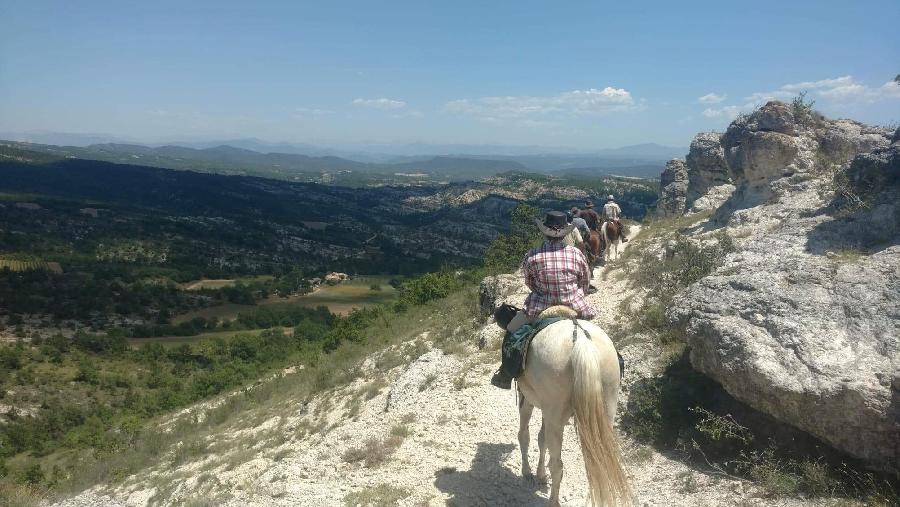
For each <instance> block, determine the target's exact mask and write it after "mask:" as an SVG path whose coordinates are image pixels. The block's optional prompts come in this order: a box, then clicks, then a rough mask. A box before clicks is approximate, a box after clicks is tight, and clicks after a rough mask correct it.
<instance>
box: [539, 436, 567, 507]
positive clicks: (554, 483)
mask: <svg viewBox="0 0 900 507" xmlns="http://www.w3.org/2000/svg"><path fill="white" fill-rule="evenodd" d="M544 422H545V424H546V423H547V422H548V420H547V419H544ZM546 426H547V447H548V449H549V451H550V480H551V485H550V507H559V485H560V484H561V483H562V476H563V464H562V439H563V428H564V427H565V424H564V423H559V422H556V421H551V422H550V424H546Z"/></svg>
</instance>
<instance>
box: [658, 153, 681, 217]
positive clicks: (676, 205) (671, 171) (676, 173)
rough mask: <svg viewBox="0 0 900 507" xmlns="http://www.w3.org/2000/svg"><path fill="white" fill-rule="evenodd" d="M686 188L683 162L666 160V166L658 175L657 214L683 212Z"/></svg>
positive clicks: (671, 214)
mask: <svg viewBox="0 0 900 507" xmlns="http://www.w3.org/2000/svg"><path fill="white" fill-rule="evenodd" d="M687 189H688V172H687V165H686V164H685V162H684V161H683V160H678V159H673V160H670V161H668V162H666V168H665V170H664V171H663V173H662V175H661V176H660V183H659V200H657V202H656V213H657V215H659V216H661V217H668V216H677V215H681V214H683V213H684V210H685V208H686V205H687Z"/></svg>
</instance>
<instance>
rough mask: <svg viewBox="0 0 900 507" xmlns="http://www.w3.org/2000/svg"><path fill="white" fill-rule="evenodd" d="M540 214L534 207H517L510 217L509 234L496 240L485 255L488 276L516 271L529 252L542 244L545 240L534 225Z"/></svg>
mask: <svg viewBox="0 0 900 507" xmlns="http://www.w3.org/2000/svg"><path fill="white" fill-rule="evenodd" d="M539 214H540V213H539V212H538V209H537V208H535V207H533V206H529V205H527V204H520V205H518V206H516V208H515V209H514V210H513V211H512V213H511V215H510V230H509V233H508V234H501V235H500V236H499V237H498V238H497V239H495V240H494V241H493V242H492V243H491V244H490V246H488V249H487V251H486V252H485V254H484V268H485V270H486V271H487V273H488V274H492V275H493V274H498V273H511V272H513V271H515V270H516V269H518V268H519V266H520V265H521V264H522V259H523V258H524V257H525V254H526V253H527V252H528V250H529V249H530V248H533V247H535V246H538V245H540V244H541V241H542V240H543V238H542V237H541V234H540V231H539V230H538V228H537V227H535V224H534V220H535V219H536V218H539Z"/></svg>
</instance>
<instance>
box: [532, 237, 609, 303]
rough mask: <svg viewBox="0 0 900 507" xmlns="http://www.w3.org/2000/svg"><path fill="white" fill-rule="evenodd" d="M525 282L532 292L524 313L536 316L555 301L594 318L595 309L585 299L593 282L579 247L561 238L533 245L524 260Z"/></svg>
mask: <svg viewBox="0 0 900 507" xmlns="http://www.w3.org/2000/svg"><path fill="white" fill-rule="evenodd" d="M522 271H523V272H524V273H525V283H526V285H528V288H529V289H531V294H529V295H528V299H526V300H525V313H526V314H527V315H528V316H529V317H535V316H537V315H538V314H539V313H541V312H542V311H544V310H546V309H547V308H550V307H551V306H554V305H566V306H569V307H571V308H572V309H573V310H575V311H577V312H578V317H580V318H582V319H592V318H594V316H595V315H596V314H595V313H594V309H593V308H591V306H590V305H589V304H588V303H587V301H585V300H584V295H585V293H586V292H587V290H588V286H589V285H590V282H591V270H590V268H589V267H588V263H587V259H585V258H584V254H582V253H581V251H580V250H578V249H577V248H574V247H571V246H566V244H565V243H563V242H562V241H561V240H550V239H548V240H547V241H545V242H544V244H543V245H541V246H539V247H537V248H532V249H531V250H530V251H529V252H528V255H526V256H525V261H524V262H522Z"/></svg>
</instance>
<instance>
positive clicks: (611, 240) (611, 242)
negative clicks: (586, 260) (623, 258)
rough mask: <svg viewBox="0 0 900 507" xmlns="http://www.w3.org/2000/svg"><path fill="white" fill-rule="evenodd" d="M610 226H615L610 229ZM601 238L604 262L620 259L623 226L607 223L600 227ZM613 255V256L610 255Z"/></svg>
mask: <svg viewBox="0 0 900 507" xmlns="http://www.w3.org/2000/svg"><path fill="white" fill-rule="evenodd" d="M610 224H614V225H613V226H612V227H609V225H610ZM600 236H601V237H603V245H604V246H605V247H606V248H604V249H603V262H609V261H610V260H616V259H617V258H618V257H619V245H620V244H621V243H622V224H621V223H617V222H610V221H606V222H603V225H601V226H600ZM610 253H612V255H610Z"/></svg>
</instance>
